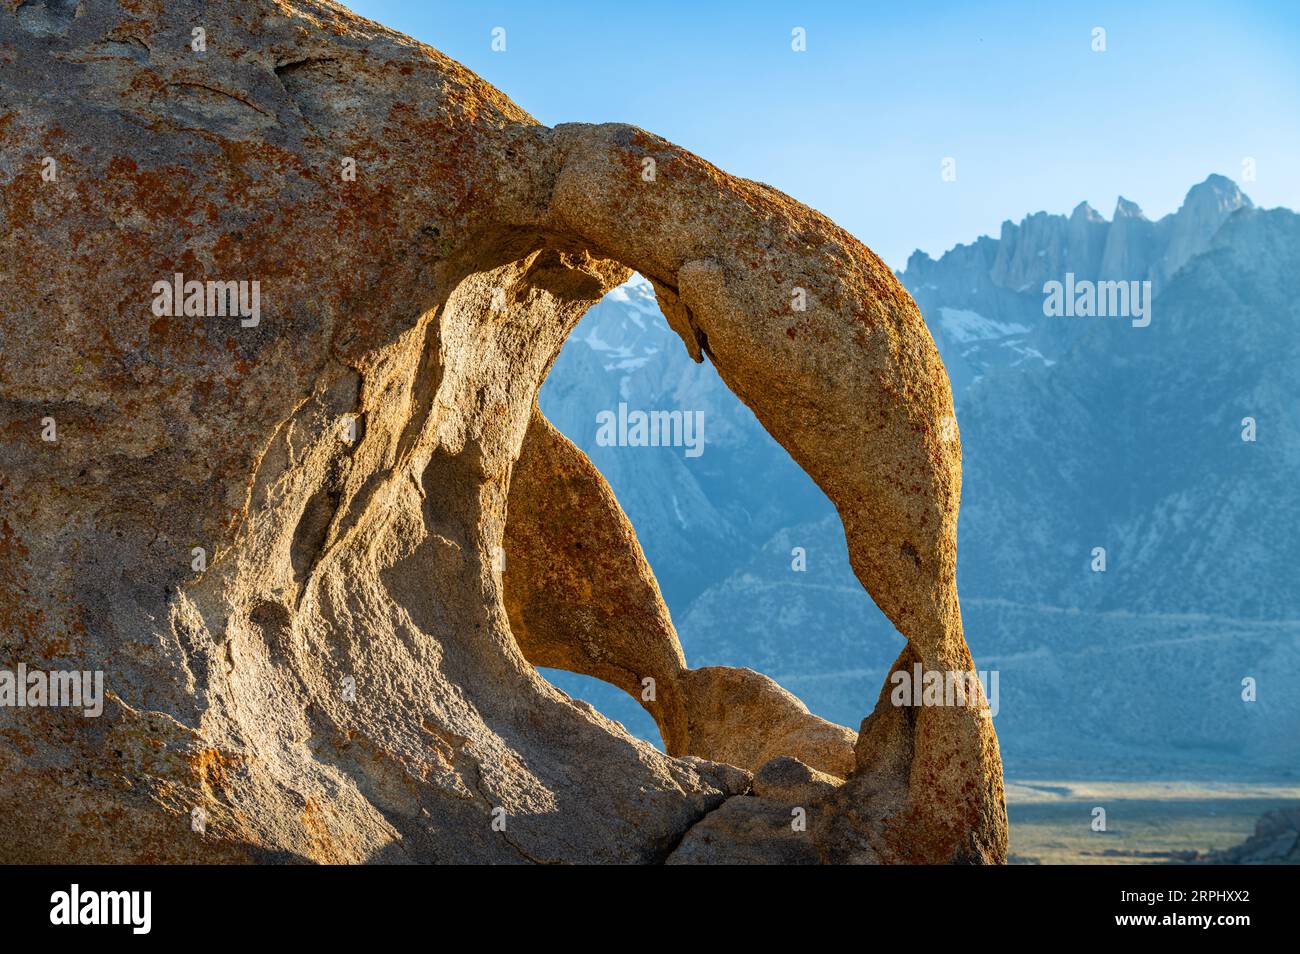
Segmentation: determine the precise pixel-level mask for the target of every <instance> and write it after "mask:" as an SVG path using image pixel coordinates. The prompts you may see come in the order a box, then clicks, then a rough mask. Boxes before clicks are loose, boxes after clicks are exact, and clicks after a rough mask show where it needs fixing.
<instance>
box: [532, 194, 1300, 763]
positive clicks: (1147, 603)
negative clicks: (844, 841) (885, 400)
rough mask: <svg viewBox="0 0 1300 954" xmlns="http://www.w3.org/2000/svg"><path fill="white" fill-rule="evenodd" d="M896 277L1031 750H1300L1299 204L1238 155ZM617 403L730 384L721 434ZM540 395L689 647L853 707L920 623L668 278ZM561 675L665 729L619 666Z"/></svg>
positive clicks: (1013, 713)
mask: <svg viewBox="0 0 1300 954" xmlns="http://www.w3.org/2000/svg"><path fill="white" fill-rule="evenodd" d="M1067 273H1069V274H1071V275H1072V276H1073V279H1074V280H1076V281H1086V282H1109V281H1117V282H1118V281H1122V282H1142V281H1148V282H1150V283H1151V286H1150V287H1151V291H1152V294H1153V296H1154V299H1153V302H1152V306H1151V322H1150V324H1149V325H1148V326H1147V327H1134V326H1133V324H1132V323H1131V322H1130V321H1128V320H1124V319H1115V318H1099V317H1091V318H1087V317H1048V316H1047V315H1045V314H1044V298H1045V293H1044V286H1045V285H1046V283H1048V282H1053V281H1057V282H1060V281H1064V279H1065V275H1066V274H1067ZM899 278H900V279H901V280H902V282H903V283H904V285H906V287H907V288H908V290H909V291H910V292H911V294H912V295H913V297H914V298H915V299H916V301H917V304H918V305H919V306H920V308H921V311H922V313H923V314H924V316H925V318H926V321H927V323H928V324H929V326H930V329H931V332H932V334H933V335H934V338H935V341H936V343H937V344H938V346H939V348H940V351H941V353H942V355H943V359H944V363H945V365H946V366H947V369H948V372H949V376H950V377H951V378H952V381H953V390H954V395H955V399H956V406H957V416H958V421H959V424H960V427H961V434H962V447H963V455H964V471H965V476H964V486H963V494H962V499H963V505H962V516H961V523H960V528H959V538H958V539H959V562H958V583H959V586H960V590H961V594H962V606H963V611H964V617H965V622H966V633H967V639H968V641H969V642H970V644H971V647H972V651H973V652H974V654H975V657H976V662H977V665H978V666H979V667H980V668H990V667H992V668H996V669H998V670H999V672H1000V674H1001V679H1000V690H1001V700H1000V713H999V715H998V717H997V720H996V725H997V727H998V733H999V736H1000V738H1001V741H1002V745H1003V752H1004V757H1005V759H1006V762H1007V765H1008V769H1009V771H1013V772H1019V773H1021V774H1025V773H1033V772H1044V773H1048V772H1052V773H1060V772H1069V771H1079V772H1088V773H1091V774H1094V775H1095V774H1099V773H1104V774H1108V775H1111V776H1114V777H1119V778H1125V777H1135V778H1136V777H1151V776H1156V775H1176V774H1183V775H1187V774H1199V775H1216V774H1227V773H1236V775H1238V776H1241V777H1245V776H1252V777H1261V776H1269V777H1277V776H1283V777H1285V776H1291V775H1293V774H1294V773H1295V772H1296V771H1297V769H1298V768H1300V534H1297V530H1296V528H1297V527H1298V526H1300V480H1297V476H1300V417H1298V415H1300V216H1297V215H1296V214H1295V213H1293V212H1291V211H1288V210H1285V209H1273V210H1268V211H1263V210H1259V209H1256V208H1255V207H1254V206H1253V204H1252V203H1251V201H1250V199H1249V198H1247V197H1246V196H1245V195H1244V194H1243V193H1242V192H1241V190H1240V189H1238V187H1237V186H1236V184H1234V183H1233V182H1232V181H1230V180H1228V179H1226V178H1224V177H1222V176H1211V177H1210V178H1208V179H1207V180H1206V181H1205V182H1203V183H1201V184H1199V185H1197V186H1195V187H1193V188H1192V189H1191V191H1189V192H1188V194H1187V198H1186V200H1185V201H1184V203H1183V205H1182V207H1181V208H1180V209H1179V210H1178V211H1177V212H1175V213H1173V214H1171V215H1168V216H1165V217H1164V218H1162V219H1160V220H1159V221H1155V222H1152V221H1150V220H1148V219H1147V218H1145V217H1144V216H1143V215H1142V213H1141V211H1140V210H1139V209H1138V207H1137V206H1136V205H1134V204H1133V203H1131V202H1129V201H1127V200H1125V199H1120V200H1119V203H1118V204H1117V207H1116V211H1115V214H1114V216H1113V218H1112V219H1111V221H1109V222H1107V221H1106V220H1105V219H1103V218H1102V217H1101V216H1100V215H1098V214H1097V213H1096V212H1095V211H1093V210H1092V209H1091V208H1090V207H1088V206H1087V205H1086V204H1081V205H1079V206H1078V207H1077V208H1075V210H1074V211H1073V212H1072V213H1071V214H1070V215H1069V216H1063V215H1049V214H1046V213H1042V212H1040V213H1036V214H1034V215H1030V216H1027V217H1026V218H1024V219H1023V220H1022V221H1021V222H1020V224H1019V225H1015V224H1012V223H1011V222H1007V223H1005V224H1004V225H1003V227H1002V231H1001V235H1000V237H999V238H997V239H993V238H988V237H981V238H979V239H977V240H976V241H975V242H974V243H972V244H970V245H959V246H957V247H956V248H954V249H952V250H951V251H949V252H947V253H946V254H944V255H943V256H941V257H940V258H939V259H938V260H935V259H932V258H930V257H929V256H927V255H925V254H923V253H921V252H917V253H914V254H913V255H912V256H911V258H910V259H909V260H908V263H907V267H906V268H905V269H904V270H903V271H902V272H901V273H900V274H899ZM619 402H626V403H627V404H628V405H629V407H634V408H641V409H645V410H651V409H665V410H672V409H681V410H689V411H695V410H702V411H704V421H705V430H704V433H705V452H704V454H703V455H702V456H701V457H698V458H694V459H688V458H687V457H686V456H685V454H684V453H683V450H682V449H681V448H655V447H601V446H598V445H597V443H596V440H595V436H596V432H597V425H596V415H597V413H599V412H600V411H602V410H612V409H615V408H617V405H618V403H619ZM541 403H542V409H543V410H544V411H545V412H546V414H547V415H548V416H549V417H550V419H551V420H552V421H553V422H555V424H556V425H557V426H558V427H559V428H560V429H561V430H562V431H563V432H564V433H565V434H567V435H568V436H569V437H570V438H571V439H572V440H573V441H574V442H575V443H576V444H578V446H580V447H581V448H582V449H583V450H584V451H586V453H587V454H588V455H589V456H590V457H591V459H592V460H593V461H594V462H595V463H596V465H597V466H598V467H599V468H600V470H601V471H602V473H604V474H605V476H606V477H607V479H608V480H609V482H610V484H611V486H612V487H613V488H614V491H615V493H616V494H617V496H618V498H619V500H620V501H621V502H622V504H623V507H624V509H625V510H626V511H627V513H628V515H629V516H630V517H631V519H632V522H633V524H634V525H635V527H636V529H637V533H638V535H639V537H640V539H641V541H642V544H643V546H644V547H645V550H646V553H647V555H648V557H649V560H650V562H651V564H652V566H653V567H654V569H655V572H656V574H657V576H658V578H659V580H660V583H661V585H662V587H663V590H664V593H665V596H666V598H667V600H668V604H669V608H670V609H671V610H672V613H673V618H674V620H675V622H676V623H677V626H678V629H679V631H680V633H681V637H682V643H683V646H684V647H685V650H686V655H687V660H688V662H689V663H690V664H691V665H693V666H699V665H707V664H727V665H742V666H750V667H752V668H756V669H759V670H761V671H763V672H765V673H767V674H769V675H771V676H773V677H774V678H776V679H778V681H780V682H781V683H782V684H783V685H785V686H786V687H787V688H789V689H791V690H792V691H793V692H796V693H797V694H799V695H800V697H801V698H803V699H804V701H805V702H807V703H808V705H809V706H810V708H812V709H813V710H814V711H816V712H818V713H819V714H821V715H824V716H826V717H827V718H830V719H834V720H836V721H838V722H841V723H843V724H846V725H850V726H853V727H855V728H856V726H857V722H858V720H860V719H861V717H862V716H863V715H865V714H866V713H867V712H868V711H870V709H871V707H872V705H874V702H875V698H876V694H877V692H878V691H879V688H880V685H881V683H882V682H883V680H884V677H885V674H886V672H887V671H888V666H889V664H890V663H891V662H892V660H893V658H894V656H895V655H896V653H897V651H898V648H899V646H900V645H901V642H902V640H901V637H900V636H899V635H898V634H897V633H896V632H895V631H894V630H893V627H892V626H891V625H890V624H889V623H888V621H887V620H885V619H884V617H883V616H882V615H881V614H880V613H879V611H877V610H876V609H875V607H874V606H873V605H872V603H871V601H870V599H869V598H868V597H867V596H866V594H865V592H863V590H862V588H861V587H860V586H859V584H858V582H857V580H856V579H855V578H854V577H853V575H852V573H851V572H850V570H849V568H848V559H847V550H846V548H845V544H844V535H843V531H842V529H841V527H840V524H839V520H838V517H837V516H836V515H835V513H834V511H833V509H832V508H831V506H830V504H829V502H828V501H827V500H826V498H825V497H824V496H823V495H822V494H821V492H820V491H819V490H818V489H817V488H816V487H815V485H813V484H812V482H811V481H810V480H809V479H808V478H807V477H806V476H805V475H804V474H803V473H802V472H801V471H800V470H799V469H798V468H797V467H796V466H795V465H794V463H793V462H792V461H791V460H790V458H789V456H788V455H787V454H786V453H785V451H784V450H783V449H782V448H780V446H779V445H777V444H776V443H775V442H774V441H773V440H772V439H771V438H770V437H769V436H768V435H767V434H766V432H765V431H763V429H762V427H761V426H760V425H759V424H758V423H757V421H756V420H755V419H754V417H753V416H752V414H750V412H749V411H748V410H747V409H745V408H744V407H743V405H741V404H740V403H739V402H738V401H737V400H736V399H735V398H734V397H733V396H732V395H731V394H730V392H729V391H728V390H727V389H726V387H725V385H723V384H722V383H721V381H720V380H719V378H718V376H717V374H716V373H715V372H714V371H713V369H712V367H711V366H709V365H708V364H707V363H706V364H705V365H702V366H699V365H694V364H692V363H691V362H690V361H689V360H688V359H687V356H686V354H685V352H684V350H683V349H682V347H681V343H680V341H679V340H678V339H677V337H676V335H675V334H673V332H672V331H671V330H670V329H669V328H668V326H667V323H666V322H665V321H664V320H663V319H662V318H661V317H660V315H659V312H658V308H657V307H656V305H655V299H654V294H653V292H652V291H651V290H650V288H649V286H648V285H647V284H645V283H644V282H640V281H637V280H634V281H633V282H632V283H630V284H628V285H626V286H624V287H623V288H620V289H618V290H617V291H615V292H614V293H612V294H611V295H610V296H608V297H607V298H606V299H605V301H603V302H601V303H600V304H599V305H598V306H596V307H595V308H593V309H592V310H591V312H590V313H589V314H588V315H587V316H586V317H584V319H583V321H582V322H581V324H580V325H579V327H578V329H577V330H576V331H575V332H574V334H573V335H572V337H571V338H570V341H569V342H568V344H567V345H566V347H565V349H564V351H563V353H562V354H561V356H560V358H559V359H558V361H557V362H556V365H555V368H554V369H553V370H552V372H551V375H550V378H549V379H548V381H547V383H546V385H545V387H544V388H543V390H542V395H541ZM1247 419H1249V420H1253V427H1254V436H1255V438H1256V439H1255V440H1253V441H1247V440H1243V439H1242V437H1243V432H1245V433H1247V434H1248V433H1249V428H1250V426H1251V425H1250V423H1249V421H1248V420H1247ZM1243 422H1245V423H1243ZM796 547H801V548H803V550H804V552H805V553H806V554H807V569H806V570H804V571H801V572H800V571H796V570H794V569H792V550H793V548H796ZM1099 547H1100V548H1104V550H1105V571H1104V572H1096V571H1094V566H1097V565H1098V564H1097V561H1098V557H1097V552H1098V551H1097V550H1096V548H1099ZM548 675H552V677H553V678H554V679H555V681H556V682H557V683H559V684H560V685H561V686H562V687H564V688H566V689H569V690H570V691H573V692H574V693H575V694H579V695H582V696H583V697H584V698H587V699H589V700H590V701H592V702H593V703H595V704H596V705H598V706H600V707H601V708H602V709H604V710H605V711H606V712H608V713H610V714H611V715H613V716H614V717H615V718H619V719H621V720H622V721H624V722H625V723H626V724H628V725H629V727H630V728H633V729H634V730H635V731H638V732H639V733H642V734H646V735H647V737H653V732H654V729H653V724H652V723H650V722H649V720H648V718H647V717H644V716H643V715H642V714H641V712H640V710H639V708H638V707H637V706H636V704H635V703H634V702H632V700H630V699H628V698H627V697H625V696H623V695H622V694H621V693H620V692H618V690H614V689H610V688H608V687H604V686H602V685H600V684H593V683H590V682H588V681H586V680H584V679H582V677H574V676H570V675H567V674H561V675H556V674H549V673H548ZM1247 678H1249V679H1253V680H1254V685H1255V686H1256V690H1257V699H1256V701H1254V702H1245V701H1243V700H1242V692H1243V684H1242V683H1243V680H1244V679H1247Z"/></svg>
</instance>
